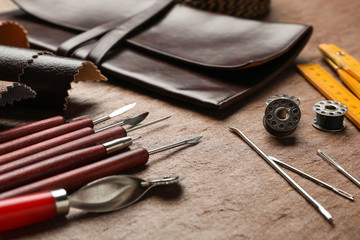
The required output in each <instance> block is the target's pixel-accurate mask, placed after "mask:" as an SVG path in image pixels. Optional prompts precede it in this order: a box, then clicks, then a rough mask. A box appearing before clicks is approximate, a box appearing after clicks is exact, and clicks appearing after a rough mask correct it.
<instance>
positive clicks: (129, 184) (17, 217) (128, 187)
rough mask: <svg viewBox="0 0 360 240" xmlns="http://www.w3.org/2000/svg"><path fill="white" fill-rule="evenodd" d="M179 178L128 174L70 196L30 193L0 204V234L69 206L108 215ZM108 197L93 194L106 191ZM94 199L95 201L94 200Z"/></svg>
mask: <svg viewBox="0 0 360 240" xmlns="http://www.w3.org/2000/svg"><path fill="white" fill-rule="evenodd" d="M181 179H182V178H181V177H179V176H166V177H163V178H158V179H151V180H144V179H141V178H138V177H135V176H130V175H115V176H108V177H104V178H101V179H98V180H95V181H93V182H91V183H88V184H87V185H85V186H84V187H82V188H81V189H79V190H78V191H76V192H74V193H73V194H71V195H70V196H68V195H67V193H66V191H65V189H58V190H54V191H47V192H39V193H32V194H28V195H24V196H19V197H14V198H9V199H5V200H2V201H0V212H1V213H2V214H1V215H0V232H4V231H8V230H11V229H15V228H18V227H22V226H26V225H30V224H33V223H37V222H41V221H45V220H48V219H51V218H54V217H56V216H59V215H60V216H61V215H66V214H67V213H68V212H69V208H70V207H74V208H78V209H82V210H85V211H88V212H109V211H115V210H118V209H121V208H124V207H127V206H129V205H131V204H133V203H135V202H136V201H138V200H139V199H140V198H141V197H142V196H143V195H144V194H145V193H146V192H147V191H149V190H150V189H151V188H153V187H155V186H160V185H167V184H173V183H177V182H179V181H180V180H181ZM109 187H111V189H112V192H111V194H110V193H109V192H108V193H107V194H102V195H101V196H100V195H99V194H97V195H96V194H95V195H96V196H94V192H96V191H97V192H99V191H100V192H101V191H102V190H105V191H106V190H108V188H109ZM94 199H95V200H94Z"/></svg>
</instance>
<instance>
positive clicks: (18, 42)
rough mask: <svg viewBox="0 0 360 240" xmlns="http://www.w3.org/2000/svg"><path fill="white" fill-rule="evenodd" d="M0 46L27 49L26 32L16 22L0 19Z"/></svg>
mask: <svg viewBox="0 0 360 240" xmlns="http://www.w3.org/2000/svg"><path fill="white" fill-rule="evenodd" d="M0 45H6V46H13V47H22V48H29V47H30V45H29V41H28V35H27V31H26V30H25V28H24V27H23V26H22V25H20V24H18V23H17V22H14V21H8V20H2V19H0Z"/></svg>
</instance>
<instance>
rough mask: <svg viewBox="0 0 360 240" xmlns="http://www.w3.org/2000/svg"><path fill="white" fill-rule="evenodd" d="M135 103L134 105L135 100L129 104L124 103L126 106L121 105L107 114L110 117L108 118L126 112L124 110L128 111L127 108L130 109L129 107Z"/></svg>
mask: <svg viewBox="0 0 360 240" xmlns="http://www.w3.org/2000/svg"><path fill="white" fill-rule="evenodd" d="M135 105H136V102H134V103H131V104H129V105H126V106H124V107H121V108H119V109H117V110H115V111H114V112H112V113H110V114H109V117H110V118H113V117H116V116H118V115H120V114H122V113H124V112H126V111H128V110H130V109H131V108H133V107H134V106H135Z"/></svg>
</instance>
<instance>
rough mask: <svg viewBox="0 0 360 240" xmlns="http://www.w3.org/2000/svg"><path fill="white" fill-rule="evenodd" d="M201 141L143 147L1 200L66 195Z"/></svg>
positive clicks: (15, 191) (193, 139)
mask: <svg viewBox="0 0 360 240" xmlns="http://www.w3.org/2000/svg"><path fill="white" fill-rule="evenodd" d="M200 139H201V136H192V137H189V138H187V139H185V140H183V141H179V142H176V143H173V144H169V145H166V146H163V147H159V148H155V149H152V150H149V151H148V150H146V149H145V148H142V147H138V148H135V149H131V150H129V151H125V152H123V153H120V154H116V155H114V156H111V157H109V158H106V159H103V160H100V161H98V162H95V163H91V164H88V165H85V166H82V167H79V168H75V169H73V170H70V171H67V172H64V173H60V174H58V175H54V176H51V177H48V178H45V179H42V180H39V181H37V182H33V183H30V184H27V185H24V186H21V187H19V188H15V189H12V190H9V191H7V192H2V193H0V199H4V198H8V197H13V196H18V195H23V194H27V193H33V192H39V191H44V190H49V189H58V188H64V189H65V190H66V191H73V190H76V189H78V188H80V187H82V186H83V185H85V184H86V183H88V182H91V181H93V180H96V179H98V178H101V177H105V176H109V175H112V174H118V173H120V172H122V171H125V170H129V169H132V168H135V167H137V166H141V165H144V164H146V163H147V162H148V160H149V155H152V154H155V153H158V152H161V151H165V150H168V149H171V148H175V147H178V146H182V145H190V146H192V145H195V144H197V143H199V142H200ZM0 216H1V214H0Z"/></svg>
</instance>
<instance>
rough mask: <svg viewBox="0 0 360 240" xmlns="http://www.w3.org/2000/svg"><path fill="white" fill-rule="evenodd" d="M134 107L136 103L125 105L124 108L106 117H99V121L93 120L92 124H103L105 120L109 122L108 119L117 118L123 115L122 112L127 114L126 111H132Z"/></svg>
mask: <svg viewBox="0 0 360 240" xmlns="http://www.w3.org/2000/svg"><path fill="white" fill-rule="evenodd" d="M135 105H136V102H134V103H131V104H129V105H126V106H124V107H121V108H119V109H117V110H115V111H113V112H112V113H110V114H109V115H107V116H104V117H101V118H99V119H96V120H94V121H93V123H94V125H95V124H98V123H101V122H104V121H106V120H109V119H111V118H113V117H116V116H119V115H120V114H123V113H124V112H127V111H129V110H130V109H132V108H133V107H134V106H135Z"/></svg>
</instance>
